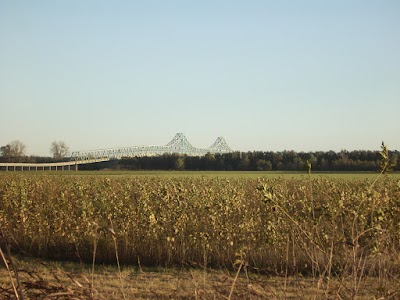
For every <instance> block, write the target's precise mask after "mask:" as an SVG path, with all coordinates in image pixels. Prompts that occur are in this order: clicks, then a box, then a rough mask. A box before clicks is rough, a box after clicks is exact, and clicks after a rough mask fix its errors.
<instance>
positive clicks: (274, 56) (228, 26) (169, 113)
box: [0, 0, 400, 156]
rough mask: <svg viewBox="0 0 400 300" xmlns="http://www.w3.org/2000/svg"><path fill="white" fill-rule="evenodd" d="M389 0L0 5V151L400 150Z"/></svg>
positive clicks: (397, 5) (394, 12) (398, 66)
mask: <svg viewBox="0 0 400 300" xmlns="http://www.w3.org/2000/svg"><path fill="white" fill-rule="evenodd" d="M399 11H400V2H398V1H389V0H383V1H344V0H340V1H334V2H325V1H324V2H321V1H316V0H315V1H311V0H306V1H299V2H294V1H293V2H289V1H286V2H284V1H261V0H260V1H246V2H242V1H218V2H215V1H201V2H186V1H178V0H176V1H143V2H142V1H141V2H139V1H127V0H121V1H117V2H110V1H93V0H90V1H89V0H88V1H50V0H43V1H26V0H25V1H18V2H17V1H12V2H11V1H10V2H9V1H1V0H0V43H1V47H0V109H1V110H0V111H1V116H0V126H1V128H2V129H1V133H0V146H4V145H6V144H7V143H9V142H11V141H13V140H16V139H18V140H21V141H22V142H23V143H24V144H25V145H26V146H27V151H26V152H27V154H28V155H40V156H50V144H51V143H52V142H53V141H59V140H62V141H64V142H66V143H67V145H68V146H69V148H70V151H78V150H92V149H104V148H113V147H125V146H137V145H165V144H167V143H168V142H169V141H170V140H171V139H172V138H173V137H174V135H175V134H176V133H178V132H181V133H184V134H185V136H186V137H187V139H188V140H189V142H190V143H191V144H192V145H193V146H195V147H199V148H206V147H209V146H210V145H211V144H212V143H213V142H214V141H215V139H216V138H217V137H219V136H222V137H224V138H225V140H226V142H227V143H228V145H229V146H230V147H231V148H232V149H233V150H238V151H253V150H254V151H283V150H294V151H297V152H301V151H304V152H309V151H329V150H333V151H336V152H337V151H340V150H347V151H352V150H379V149H380V145H381V142H382V141H384V142H385V144H387V145H388V146H389V149H390V150H400V139H399V134H398V130H399V127H400V118H399V117H398V112H399V111H400V99H399V98H400V97H399V96H400V56H399V53H400V35H399V34H398V29H399V28H400V18H399V17H398V12H399Z"/></svg>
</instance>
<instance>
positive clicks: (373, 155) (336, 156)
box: [0, 150, 400, 172]
mask: <svg viewBox="0 0 400 300" xmlns="http://www.w3.org/2000/svg"><path fill="white" fill-rule="evenodd" d="M389 154H390V161H391V163H392V164H393V165H395V166H394V167H393V170H394V171H400V155H399V151H390V152H389ZM61 160H63V161H66V160H68V158H64V159H55V158H53V157H40V156H22V157H18V158H15V159H13V158H11V157H3V156H0V162H31V163H44V162H56V161H61ZM307 161H308V162H310V163H311V166H312V170H313V171H333V172H334V171H372V172H373V171H377V170H379V162H380V154H379V151H365V150H362V151H361V150H360V151H345V150H343V151H340V152H334V151H327V152H323V151H318V152H295V151H282V152H262V151H254V152H232V153H226V154H210V153H208V154H207V155H205V156H200V157H196V156H186V155H179V154H164V155H162V156H150V157H129V158H128V157H127V158H122V159H119V160H114V161H109V162H102V163H96V164H88V165H81V166H80V169H81V170H100V169H119V170H193V171H196V170H199V171H212V170H215V171H305V170H306V169H307Z"/></svg>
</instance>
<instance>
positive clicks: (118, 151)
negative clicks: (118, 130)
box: [71, 133, 232, 160]
mask: <svg viewBox="0 0 400 300" xmlns="http://www.w3.org/2000/svg"><path fill="white" fill-rule="evenodd" d="M229 152H232V149H231V148H230V147H229V146H228V144H227V143H226V141H225V139H224V138H223V137H218V138H217V139H216V141H215V142H214V143H213V144H212V145H211V146H210V147H208V148H196V147H194V146H192V145H191V144H190V143H189V141H188V140H187V139H186V137H185V135H184V134H183V133H177V134H176V135H175V137H174V138H173V139H172V140H171V141H170V142H169V143H168V144H167V145H164V146H133V147H122V148H110V149H100V150H88V151H75V152H72V155H71V160H88V159H121V158H122V157H141V156H158V155H163V154H174V153H176V154H182V155H188V156H204V155H206V154H207V153H211V154H217V153H229Z"/></svg>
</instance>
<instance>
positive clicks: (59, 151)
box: [50, 141, 69, 159]
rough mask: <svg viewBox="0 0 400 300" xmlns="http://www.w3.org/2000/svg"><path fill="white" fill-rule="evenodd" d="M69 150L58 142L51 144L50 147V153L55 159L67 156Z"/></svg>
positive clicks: (62, 143) (65, 145)
mask: <svg viewBox="0 0 400 300" xmlns="http://www.w3.org/2000/svg"><path fill="white" fill-rule="evenodd" d="M68 151H69V148H68V146H67V144H66V143H64V142H62V141H59V142H56V141H54V142H52V143H51V146H50V152H51V154H53V157H54V158H55V159H61V158H63V157H66V156H67V155H68Z"/></svg>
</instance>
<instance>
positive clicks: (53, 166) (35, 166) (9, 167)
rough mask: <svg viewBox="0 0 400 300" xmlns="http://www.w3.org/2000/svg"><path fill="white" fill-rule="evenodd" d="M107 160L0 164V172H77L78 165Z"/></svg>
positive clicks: (106, 159) (105, 159)
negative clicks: (72, 170)
mask: <svg viewBox="0 0 400 300" xmlns="http://www.w3.org/2000/svg"><path fill="white" fill-rule="evenodd" d="M108 160H109V159H108V158H98V159H87V160H77V161H65V162H58V163H0V170H2V168H4V170H6V171H16V170H17V169H19V170H21V171H24V170H28V171H31V170H46V169H47V170H56V171H57V170H65V168H66V167H67V170H70V169H71V167H73V169H75V170H78V165H83V164H92V163H97V162H103V161H108Z"/></svg>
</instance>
